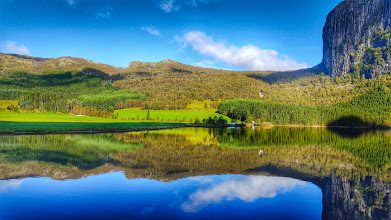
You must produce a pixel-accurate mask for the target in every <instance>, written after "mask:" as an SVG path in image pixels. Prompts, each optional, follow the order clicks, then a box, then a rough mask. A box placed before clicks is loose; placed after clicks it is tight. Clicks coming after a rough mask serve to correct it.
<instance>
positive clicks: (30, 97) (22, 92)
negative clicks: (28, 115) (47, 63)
mask: <svg viewBox="0 0 391 220" xmlns="http://www.w3.org/2000/svg"><path fill="white" fill-rule="evenodd" d="M0 99H3V100H17V99H18V100H19V105H20V107H21V108H22V109H27V110H34V109H40V110H43V111H48V112H68V111H69V110H70V108H71V107H70V106H69V104H71V103H72V102H73V101H75V100H76V101H75V102H76V103H77V104H81V105H83V106H91V107H96V108H98V109H99V110H105V111H111V112H113V111H114V106H115V104H116V103H117V102H120V101H122V102H125V101H126V100H127V99H141V100H145V99H146V96H145V95H142V94H140V93H138V92H135V91H130V90H120V89H117V88H114V87H112V86H111V84H110V83H109V82H108V81H105V80H103V79H102V77H96V76H90V75H89V76H86V75H85V74H83V73H79V72H76V73H75V72H57V73H46V74H42V75H32V74H27V73H14V74H11V75H9V76H7V77H0Z"/></svg>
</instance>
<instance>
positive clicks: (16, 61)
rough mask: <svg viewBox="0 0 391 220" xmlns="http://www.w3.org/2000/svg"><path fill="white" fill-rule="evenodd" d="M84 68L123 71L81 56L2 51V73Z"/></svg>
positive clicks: (0, 68) (0, 63)
mask: <svg viewBox="0 0 391 220" xmlns="http://www.w3.org/2000/svg"><path fill="white" fill-rule="evenodd" d="M84 68H94V69H98V70H100V71H103V72H105V73H107V74H110V75H112V74H118V73H121V72H123V68H119V67H113V66H110V65H106V64H101V63H96V62H93V61H89V60H85V59H81V58H74V57H59V58H55V59H47V58H39V57H31V56H25V55H18V54H4V53H0V74H1V75H4V74H8V73H12V72H27V73H31V74H40V73H43V72H58V71H71V70H78V71H81V70H82V69H84Z"/></svg>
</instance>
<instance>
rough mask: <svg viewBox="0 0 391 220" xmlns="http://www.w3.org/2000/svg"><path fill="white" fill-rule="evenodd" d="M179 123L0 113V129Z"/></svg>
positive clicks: (108, 127) (110, 127) (84, 128)
mask: <svg viewBox="0 0 391 220" xmlns="http://www.w3.org/2000/svg"><path fill="white" fill-rule="evenodd" d="M178 125H179V123H161V122H153V121H148V122H146V121H132V122H130V121H128V120H121V119H108V118H97V117H86V116H84V117H77V116H74V115H70V114H63V113H4V112H2V113H0V131H1V132H15V131H89V130H93V131H102V130H120V129H142V128H156V127H170V126H178Z"/></svg>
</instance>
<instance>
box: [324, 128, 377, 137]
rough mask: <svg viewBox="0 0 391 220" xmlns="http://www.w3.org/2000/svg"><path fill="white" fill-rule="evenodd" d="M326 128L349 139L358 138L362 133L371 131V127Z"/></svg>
mask: <svg viewBox="0 0 391 220" xmlns="http://www.w3.org/2000/svg"><path fill="white" fill-rule="evenodd" d="M327 129H328V130H329V131H331V132H333V133H335V134H338V135H339V136H341V137H345V138H351V139H355V138H359V137H361V135H363V134H364V133H367V132H370V131H372V129H370V128H354V129H351V128H338V127H328V128H327Z"/></svg>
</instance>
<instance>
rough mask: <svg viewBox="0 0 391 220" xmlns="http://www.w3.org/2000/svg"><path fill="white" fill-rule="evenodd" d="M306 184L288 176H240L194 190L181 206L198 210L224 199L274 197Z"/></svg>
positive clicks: (186, 210) (184, 209)
mask: <svg viewBox="0 0 391 220" xmlns="http://www.w3.org/2000/svg"><path fill="white" fill-rule="evenodd" d="M305 184H306V183H305V182H304V181H301V180H297V179H292V178H286V177H268V176H240V177H239V178H231V179H229V180H227V181H224V182H221V183H218V184H216V185H214V186H212V187H209V188H207V189H201V190H198V191H196V192H194V193H193V194H191V195H190V197H189V200H188V201H186V202H184V203H183V204H182V206H181V208H182V210H183V211H185V212H196V211H198V210H199V209H201V208H202V207H205V206H207V205H209V204H216V203H219V202H221V201H223V200H226V201H230V200H234V199H240V200H242V201H245V202H253V201H255V200H257V199H259V198H274V197H275V196H277V194H279V193H286V192H289V191H292V190H293V189H294V188H296V187H297V186H299V185H305Z"/></svg>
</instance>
